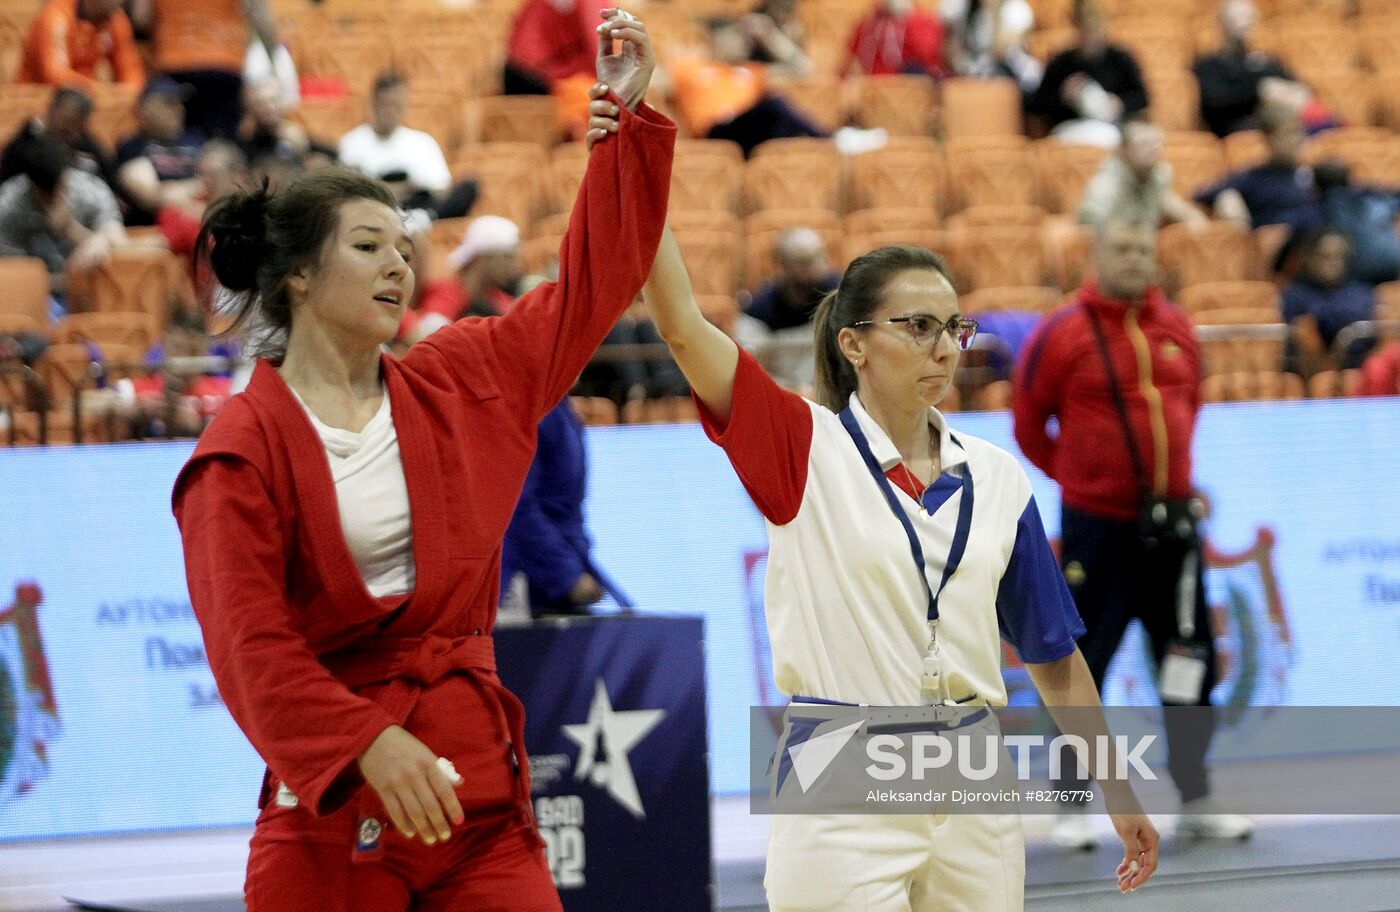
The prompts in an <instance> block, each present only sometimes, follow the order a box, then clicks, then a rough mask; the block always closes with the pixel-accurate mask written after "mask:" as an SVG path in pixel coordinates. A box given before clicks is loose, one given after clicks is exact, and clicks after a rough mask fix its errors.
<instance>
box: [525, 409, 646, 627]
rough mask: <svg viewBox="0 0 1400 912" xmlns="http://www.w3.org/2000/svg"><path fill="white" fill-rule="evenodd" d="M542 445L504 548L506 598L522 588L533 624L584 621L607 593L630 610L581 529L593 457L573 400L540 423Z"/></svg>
mask: <svg viewBox="0 0 1400 912" xmlns="http://www.w3.org/2000/svg"><path fill="white" fill-rule="evenodd" d="M537 440H538V443H537V445H536V450H535V461H534V462H533V463H532V464H531V465H530V471H529V474H527V475H526V476H525V487H524V488H523V489H522V490H521V492H520V500H519V501H518V502H517V503H516V505H515V514H514V515H513V516H512V517H511V520H510V525H509V526H507V527H506V535H505V541H504V543H503V546H502V549H501V596H502V598H503V600H504V599H505V598H506V597H507V596H508V594H510V593H511V590H512V589H513V588H514V589H520V590H524V591H523V593H521V595H523V597H524V599H525V600H526V601H527V602H528V604H529V608H530V615H531V617H535V618H541V617H561V616H563V617H567V616H578V615H586V614H588V606H589V605H592V604H594V603H596V602H598V601H600V600H602V598H603V596H604V595H611V596H612V597H613V599H614V600H615V601H616V602H617V603H618V604H619V605H621V606H622V607H623V608H630V607H631V605H632V603H631V602H630V601H629V600H628V598H627V596H626V595H624V594H623V593H622V592H621V590H619V589H618V588H617V585H616V584H615V583H613V582H612V581H611V580H609V579H608V577H607V575H606V574H605V573H603V571H602V570H600V569H599V568H598V565H597V563H596V562H595V561H594V560H593V556H592V553H591V552H592V549H593V542H592V540H591V539H590V538H589V535H588V530H587V529H586V528H584V523H583V501H584V497H585V495H586V494H587V493H588V452H587V449H586V447H585V444H584V439H583V422H582V421H581V420H580V419H579V416H578V413H577V412H576V411H575V410H574V406H573V402H572V401H571V400H570V399H569V397H567V396H565V397H564V399H563V400H562V401H561V402H560V403H559V404H558V405H556V406H555V407H554V408H553V409H551V410H550V411H549V413H548V414H546V415H545V416H544V419H543V420H541V421H540V424H539V433H538V438H537Z"/></svg>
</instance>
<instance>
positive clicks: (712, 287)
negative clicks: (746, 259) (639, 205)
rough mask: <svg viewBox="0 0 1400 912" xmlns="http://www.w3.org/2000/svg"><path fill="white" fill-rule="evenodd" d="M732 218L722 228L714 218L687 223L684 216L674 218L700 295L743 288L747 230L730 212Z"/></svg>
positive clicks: (681, 246)
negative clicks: (699, 222) (743, 254)
mask: <svg viewBox="0 0 1400 912" xmlns="http://www.w3.org/2000/svg"><path fill="white" fill-rule="evenodd" d="M730 222H731V223H732V224H731V227H728V228H721V227H719V225H717V224H715V223H713V222H711V223H710V224H704V223H701V224H695V225H687V224H685V223H684V222H683V221H681V220H680V219H674V220H673V221H672V226H671V230H672V231H673V232H674V233H675V236H676V246H678V247H679V248H680V250H681V259H682V260H684V262H685V266H686V270H687V271H688V272H689V273H690V284H691V287H692V288H694V289H695V293H696V294H697V295H732V294H734V292H736V291H738V290H739V282H740V279H741V278H742V275H743V273H742V267H741V262H740V260H741V256H742V253H741V252H742V250H743V243H744V233H743V228H742V226H741V223H740V222H739V221H738V219H735V218H733V217H732V216H730Z"/></svg>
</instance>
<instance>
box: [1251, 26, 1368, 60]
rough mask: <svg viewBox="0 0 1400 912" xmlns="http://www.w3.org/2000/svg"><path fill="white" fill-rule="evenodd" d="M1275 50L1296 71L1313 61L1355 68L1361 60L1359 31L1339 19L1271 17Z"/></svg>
mask: <svg viewBox="0 0 1400 912" xmlns="http://www.w3.org/2000/svg"><path fill="white" fill-rule="evenodd" d="M1271 24H1272V26H1273V33H1274V40H1273V48H1272V50H1273V52H1274V54H1276V55H1277V56H1278V57H1279V58H1281V59H1282V60H1283V62H1284V63H1285V64H1287V65H1288V66H1289V68H1291V69H1293V70H1294V71H1295V72H1296V71H1298V70H1303V69H1306V68H1307V67H1308V66H1309V65H1310V64H1316V63H1319V62H1324V61H1325V62H1326V64H1327V65H1328V66H1336V67H1356V66H1358V65H1359V64H1360V61H1361V42H1360V40H1359V39H1358V38H1357V33H1356V30H1355V29H1353V28H1351V27H1350V26H1347V25H1342V24H1341V23H1340V22H1339V21H1337V20H1331V21H1328V20H1326V19H1321V18H1318V17H1315V16H1305V17H1300V18H1293V17H1290V18H1284V19H1280V18H1275V19H1274V20H1272V23H1271Z"/></svg>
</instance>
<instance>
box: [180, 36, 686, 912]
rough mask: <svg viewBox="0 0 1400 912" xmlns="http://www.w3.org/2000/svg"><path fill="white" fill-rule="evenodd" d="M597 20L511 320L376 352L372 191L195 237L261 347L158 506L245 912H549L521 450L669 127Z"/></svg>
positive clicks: (386, 207) (403, 297)
mask: <svg viewBox="0 0 1400 912" xmlns="http://www.w3.org/2000/svg"><path fill="white" fill-rule="evenodd" d="M605 16H606V21H605V22H604V23H603V24H602V25H600V26H599V32H600V44H599V57H598V69H599V77H600V78H601V79H603V80H605V81H606V82H607V84H608V85H610V86H611V87H612V90H613V91H612V92H611V93H610V94H609V96H608V99H607V102H606V103H607V105H608V110H609V111H610V112H612V113H614V114H615V115H616V117H617V118H618V119H619V124H618V129H617V131H616V137H615V139H614V141H613V142H611V143H609V144H608V145H607V147H605V148H602V149H599V150H597V151H596V152H594V153H593V155H592V156H591V158H590V161H589V163H588V170H587V174H586V176H585V178H584V181H583V186H582V188H581V189H580V191H579V196H578V199H577V201H576V203H575V205H574V209H573V214H572V218H571V221H570V223H569V229H568V232H567V234H566V236H565V238H564V241H563V244H562V248H561V250H560V276H559V281H558V282H556V283H549V284H545V285H542V286H540V287H539V288H537V289H536V290H535V291H533V292H531V293H530V294H528V295H526V296H525V297H524V298H522V299H521V300H520V302H519V303H518V304H517V305H516V306H515V307H514V308H513V309H512V310H511V312H510V314H509V315H507V316H504V317H498V318H489V319H468V320H463V321H460V322H458V323H455V324H452V325H450V326H448V327H445V328H443V329H441V330H439V331H438V332H437V333H435V334H434V335H433V336H432V337H431V338H429V339H427V340H425V341H423V342H421V343H419V344H418V345H417V346H415V347H414V348H413V349H412V350H411V351H410V352H409V353H408V355H407V356H406V357H405V358H403V360H401V361H400V360H397V359H395V358H393V357H391V356H389V355H385V354H382V353H381V349H382V346H383V345H384V343H386V342H388V341H389V340H390V339H392V338H393V337H394V333H395V331H396V330H397V328H398V325H399V320H400V318H401V317H402V315H403V310H404V307H405V305H406V303H407V302H408V301H409V300H410V299H411V298H412V295H413V282H414V276H413V270H412V268H411V266H410V264H409V262H408V252H409V249H410V245H409V239H408V238H407V237H406V236H405V232H404V226H403V221H402V217H401V214H400V213H399V212H398V211H397V210H396V208H395V205H394V198H393V196H392V195H391V194H390V193H389V191H388V189H387V188H386V187H385V186H384V185H383V184H381V183H379V182H377V181H373V180H370V179H368V178H364V177H361V176H359V175H356V174H353V173H351V172H347V171H339V170H332V171H328V172H318V173H316V174H313V175H308V176H306V177H304V178H301V179H300V180H298V181H297V182H295V183H293V184H292V185H291V186H290V187H288V188H287V189H286V190H283V191H280V192H275V193H274V192H270V191H268V190H267V189H263V190H259V191H255V192H251V193H240V194H235V195H233V196H231V197H228V198H225V199H224V200H222V201H220V202H219V203H218V204H216V205H215V206H214V207H213V209H212V210H211V211H210V213H209V214H208V216H207V218H206V221H205V224H204V228H203V231H202V237H201V241H200V245H199V247H200V249H201V250H202V251H203V253H204V255H205V256H207V257H208V259H209V261H210V263H211V265H212V267H213V270H214V274H215V276H216V277H217V278H218V279H219V281H220V283H221V284H222V285H223V286H224V287H225V288H227V289H228V290H229V291H231V292H236V293H239V294H240V295H241V296H242V297H241V306H242V307H243V308H244V313H245V314H246V312H247V310H248V309H251V308H254V307H256V308H257V309H258V310H259V312H260V314H261V317H262V319H263V320H264V321H265V322H268V323H271V324H272V326H273V327H274V328H276V329H277V330H279V331H280V332H279V335H280V336H281V340H280V344H279V345H278V346H277V348H278V350H277V351H276V352H275V353H274V354H273V355H272V357H270V358H266V359H261V360H259V361H258V364H257V367H256V370H255V372H254V374H253V378H252V381H251V383H250V385H249V386H248V389H247V390H246V391H245V392H244V393H243V394H242V395H240V396H236V397H234V398H233V399H231V400H230V401H229V403H228V404H227V405H226V406H225V407H224V409H223V411H222V412H221V413H220V414H219V416H218V418H217V419H216V420H215V421H214V422H213V424H212V425H211V426H210V427H209V429H208V430H207V431H206V432H205V434H204V436H203V437H202V438H201V440H200V442H199V445H198V447H197V448H196V450H195V452H194V455H193V456H192V457H191V459H190V461H189V463H188V464H187V465H186V466H185V468H184V469H183V470H182V472H181V474H180V476H179V478H178V480H177V481H176V483H175V491H174V509H175V515H176V517H177V519H178V520H179V523H180V530H181V535H182V537H183V542H184V551H185V564H186V571H187V576H188V582H189V587H190V598H191V601H192V603H193V606H194V609H195V611H196V613H197V615H198V617H199V621H200V624H201V626H202V628H203V631H204V638H205V644H206V649H207V653H208V656H209V664H210V667H211V668H212V669H213V672H214V676H215V679H216V681H217V682H218V685H219V691H220V693H221V694H222V695H223V698H224V701H225V702H226V703H227V704H228V707H229V709H230V711H231V712H232V714H233V716H234V718H235V720H237V722H238V724H239V726H240V727H241V728H242V729H243V731H244V732H245V733H246V734H247V736H248V738H249V740H250V741H251V742H252V743H253V745H254V747H256V748H257V750H258V752H259V753H260V754H261V755H262V757H263V758H264V759H265V760H266V761H267V764H268V773H267V776H266V778H265V780H264V786H263V794H262V800H261V802H260V806H261V807H262V812H261V814H260V815H259V818H258V821H257V825H256V828H255V830H254V834H253V839H252V844H251V848H250V854H249V858H248V874H247V880H246V884H245V895H246V899H247V906H248V909H249V910H251V912H283V910H285V912H292V910H296V912H302V910H308V909H315V910H318V912H403V910H407V909H410V908H411V909H413V910H415V912H466V910H476V909H509V910H518V912H547V910H552V912H557V910H558V909H559V908H560V904H559V897H558V894H557V893H556V892H555V889H554V885H553V882H552V880H551V877H550V872H549V870H548V868H547V866H546V864H545V861H544V853H543V851H542V843H541V841H540V839H539V835H538V832H537V830H536V829H535V826H534V821H533V816H532V814H531V811H530V787H529V781H528V774H527V771H528V766H527V763H526V758H525V756H524V753H523V747H524V745H523V743H522V741H523V738H522V733H523V730H524V728H523V722H524V720H523V712H522V708H521V706H520V703H519V701H518V700H516V699H515V697H514V696H512V695H511V694H510V693H509V692H507V691H506V690H505V689H504V688H503V687H502V686H501V683H500V681H499V679H498V678H497V676H496V672H495V660H494V652H493V650H492V640H491V628H492V624H493V622H494V620H495V613H496V603H497V596H498V593H499V586H498V582H497V578H498V576H499V575H500V566H501V541H502V536H503V534H504V532H505V529H506V525H507V523H508V522H509V521H510V517H511V512H512V510H513V509H514V506H515V501H516V499H517V497H518V495H519V493H520V489H521V485H522V484H523V482H524V480H525V475H526V472H527V471H528V470H529V468H530V463H531V460H532V456H533V454H534V448H535V429H536V427H537V426H538V424H539V422H540V419H541V418H542V417H543V416H544V415H545V413H546V412H548V411H549V410H550V409H551V408H552V407H553V406H554V404H555V403H556V402H558V401H559V400H560V399H561V398H562V397H563V396H564V395H565V394H566V393H567V392H568V390H569V387H570V386H571V385H572V384H573V382H574V379H575V378H576V377H577V376H578V374H579V371H580V370H581V369H582V368H583V366H584V364H585V362H586V361H587V360H588V358H589V356H590V355H591V354H592V352H593V351H594V349H595V348H596V347H597V346H598V344H599V343H600V342H601V341H602V339H603V337H604V335H606V333H607V332H608V329H609V328H610V327H611V326H612V324H613V323H614V322H615V321H616V320H617V318H618V316H619V315H620V314H621V313H622V312H623V310H625V309H626V308H627V307H628V305H629V304H631V302H632V300H633V298H634V297H635V295H636V293H637V291H638V289H640V287H641V285H642V282H643V280H644V279H645V277H646V272H647V269H648V268H649V266H650V263H651V259H652V255H653V253H654V251H655V249H656V245H657V241H658V238H659V237H660V235H661V231H662V228H663V226H664V222H665V211H666V200H667V194H668V190H669V183H670V170H671V158H672V150H673V146H674V141H675V129H674V126H673V125H672V124H671V123H670V122H669V121H667V120H666V119H665V118H663V117H661V116H660V115H658V114H656V113H655V112H654V111H652V110H651V109H649V108H648V107H647V106H646V105H645V104H643V103H642V101H641V100H642V97H643V94H644V92H645V90H646V87H647V83H648V81H649V79H650V76H651V72H652V69H653V66H654V64H653V56H652V49H651V42H650V39H649V38H648V36H647V34H646V30H645V28H644V26H643V25H642V24H641V23H640V22H638V21H637V20H636V19H635V18H634V17H632V16H630V15H628V14H625V13H623V12H621V11H620V10H610V11H608V12H607V13H606V14H605ZM615 41H616V42H620V43H621V49H620V51H619V52H618V53H613V48H614V42H615ZM618 108H623V109H625V110H622V111H619V110H618ZM366 786H368V787H366ZM390 824H392V826H391V825H390Z"/></svg>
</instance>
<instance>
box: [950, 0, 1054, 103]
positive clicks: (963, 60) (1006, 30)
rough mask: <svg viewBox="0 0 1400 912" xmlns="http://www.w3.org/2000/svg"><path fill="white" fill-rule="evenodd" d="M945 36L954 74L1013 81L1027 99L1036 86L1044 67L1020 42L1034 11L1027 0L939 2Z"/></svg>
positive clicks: (1031, 22)
mask: <svg viewBox="0 0 1400 912" xmlns="http://www.w3.org/2000/svg"><path fill="white" fill-rule="evenodd" d="M938 11H939V14H940V15H941V16H942V17H943V23H944V27H945V28H946V29H947V33H948V38H947V40H946V41H945V42H944V45H943V51H944V54H945V55H947V57H948V62H949V64H950V66H951V69H952V71H953V72H954V73H956V74H958V75H959V76H980V77H983V78H994V77H998V76H1006V77H1010V78H1011V79H1014V80H1016V84H1017V85H1019V86H1020V87H1021V92H1022V93H1023V94H1024V95H1025V96H1026V97H1027V98H1029V97H1030V95H1031V94H1032V93H1034V92H1035V90H1036V88H1037V87H1039V85H1040V79H1041V77H1042V76H1044V75H1045V67H1043V66H1042V65H1041V63H1040V61H1039V60H1036V59H1035V58H1034V57H1032V56H1031V55H1030V53H1029V52H1028V51H1027V50H1026V48H1025V45H1024V44H1023V43H1022V41H1023V39H1024V38H1025V37H1026V33H1027V32H1029V31H1030V30H1031V27H1032V26H1034V25H1035V13H1034V12H1033V11H1032V10H1031V5H1030V4H1029V3H1027V2H1026V0H942V3H941V4H940V5H939V10H938Z"/></svg>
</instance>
